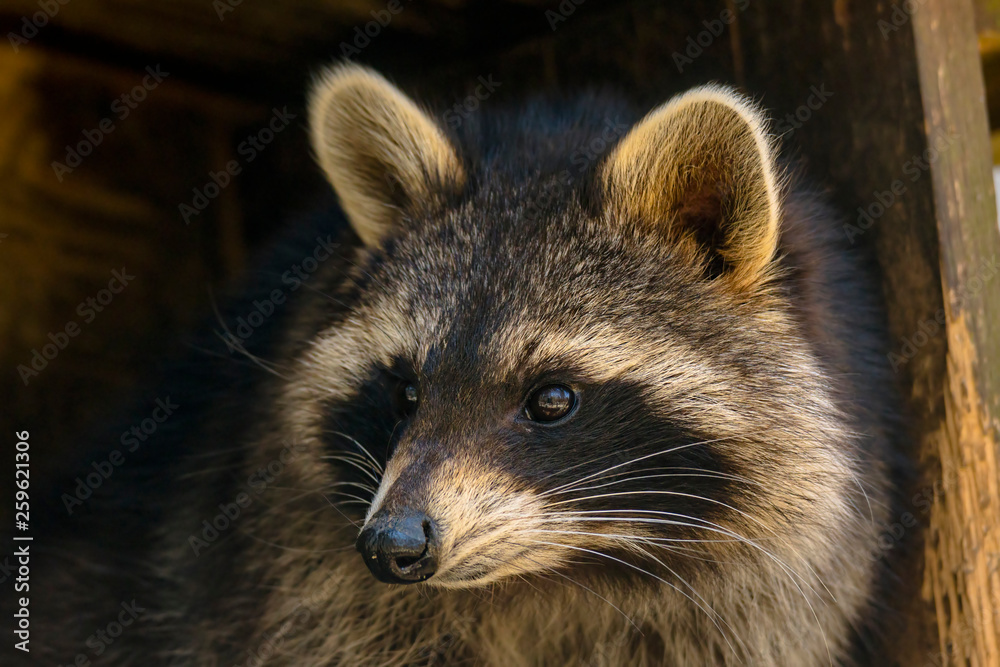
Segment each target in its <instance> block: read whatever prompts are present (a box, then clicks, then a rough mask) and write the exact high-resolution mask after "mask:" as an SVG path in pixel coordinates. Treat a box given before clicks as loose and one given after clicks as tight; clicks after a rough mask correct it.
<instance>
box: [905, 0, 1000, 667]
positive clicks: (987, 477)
mask: <svg viewBox="0 0 1000 667" xmlns="http://www.w3.org/2000/svg"><path fill="white" fill-rule="evenodd" d="M912 21H913V33H914V36H915V40H916V44H917V55H918V61H919V71H920V83H921V93H922V96H923V106H924V115H925V118H926V123H927V133H928V135H929V136H949V137H954V142H955V147H954V150H943V151H941V152H940V153H939V155H938V156H937V158H936V159H935V161H934V162H933V164H932V166H931V170H930V171H931V182H932V184H933V187H934V200H935V208H936V218H937V224H938V230H939V234H940V240H941V279H942V284H943V288H944V293H945V297H946V298H945V301H944V312H945V316H946V320H947V341H948V380H947V391H946V392H945V406H946V415H947V420H946V428H945V431H944V432H943V433H942V434H941V437H940V438H939V440H938V442H939V446H940V449H939V452H938V455H939V457H940V461H941V469H942V472H943V475H944V479H945V480H953V482H954V483H953V484H950V485H947V486H946V487H945V493H944V494H942V495H940V496H939V497H938V498H937V499H936V502H935V505H934V507H933V510H932V514H931V526H930V531H931V532H930V535H929V536H928V540H927V562H926V569H925V587H926V589H927V590H929V592H930V595H931V596H932V597H933V600H934V603H935V607H936V608H937V610H938V617H937V622H938V629H939V633H940V655H939V656H937V657H938V658H940V662H941V663H942V664H961V665H970V666H973V667H986V666H988V665H996V664H998V663H1000V467H998V458H1000V452H998V443H1000V438H998V436H997V432H998V428H1000V337H998V336H997V334H998V333H1000V279H998V277H997V276H998V273H1000V265H998V261H1000V231H998V228H997V216H996V205H995V203H994V193H993V180H992V176H991V167H992V160H991V155H990V146H989V142H988V140H987V137H988V133H989V123H988V120H987V113H986V101H985V91H984V86H983V75H982V70H981V69H980V66H979V58H978V53H977V50H976V41H975V30H974V27H973V7H972V3H971V2H970V1H969V0H926V2H924V3H922V4H921V5H920V6H919V8H918V9H917V11H915V12H913V14H912Z"/></svg>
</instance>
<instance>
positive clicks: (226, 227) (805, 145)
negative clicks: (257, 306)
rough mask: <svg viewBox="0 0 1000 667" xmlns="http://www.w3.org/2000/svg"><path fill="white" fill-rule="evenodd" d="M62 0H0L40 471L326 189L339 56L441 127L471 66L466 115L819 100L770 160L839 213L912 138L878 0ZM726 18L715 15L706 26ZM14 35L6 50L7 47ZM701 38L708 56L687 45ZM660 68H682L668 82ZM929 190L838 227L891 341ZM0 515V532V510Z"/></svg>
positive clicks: (29, 405) (2, 366) (17, 391)
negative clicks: (872, 272)
mask: <svg viewBox="0 0 1000 667" xmlns="http://www.w3.org/2000/svg"><path fill="white" fill-rule="evenodd" d="M578 1H579V0H578ZM64 2H65V4H59V3H58V0H42V2H41V4H39V2H37V1H28V0H24V1H22V0H0V35H3V36H4V38H3V39H2V40H0V433H2V434H4V435H3V438H2V441H3V443H4V445H3V448H4V451H7V449H8V447H10V446H12V445H8V444H7V443H11V442H13V441H12V439H11V437H8V436H9V435H10V434H11V433H12V432H13V431H15V430H17V431H20V430H29V431H30V432H31V443H32V452H33V453H34V454H35V457H33V463H32V465H33V475H35V476H38V477H44V476H45V475H46V474H47V471H49V470H51V469H52V467H53V466H55V465H57V464H58V461H59V460H61V459H62V458H63V457H65V455H66V453H67V452H69V451H72V450H74V449H75V448H79V447H80V446H81V442H82V439H84V438H85V437H86V434H87V433H88V431H89V430H90V429H91V428H92V426H93V425H95V424H98V423H100V422H101V421H102V420H104V419H106V418H107V416H108V415H110V414H112V413H113V411H114V409H115V407H116V406H118V405H120V404H121V403H122V399H123V397H128V396H131V395H132V394H134V393H135V392H136V391H139V390H138V389H137V387H142V380H143V379H145V378H147V377H148V376H149V375H150V374H151V373H152V372H153V369H154V368H155V366H156V360H158V359H160V358H161V357H162V356H163V355H164V354H165V353H167V352H170V351H171V350H173V349H174V348H175V347H176V346H177V343H176V341H177V340H178V334H179V333H180V332H183V331H185V330H186V329H187V328H189V327H190V326H192V325H193V324H194V323H195V322H197V321H199V320H200V319H202V318H203V317H205V316H206V315H207V314H208V312H209V309H210V305H211V300H212V298H213V295H217V294H219V293H220V291H221V290H223V289H224V288H225V286H226V285H227V284H229V283H230V282H231V281H232V280H233V279H234V277H235V276H237V275H239V274H240V272H241V271H242V270H243V269H245V268H246V267H247V265H248V261H249V260H248V258H250V257H252V255H253V253H254V252H255V251H257V250H260V249H261V248H263V247H265V246H266V244H267V242H268V240H269V239H270V238H272V237H273V236H274V234H275V233H276V231H277V230H279V229H280V228H281V226H282V224H283V223H284V222H286V221H287V220H288V219H289V218H290V217H294V215H295V214H296V213H299V212H303V211H307V210H309V209H310V208H311V207H312V205H313V203H314V202H315V201H317V198H318V197H320V196H322V195H323V194H324V193H325V192H326V187H325V184H324V183H323V181H322V178H321V177H320V175H319V171H318V169H317V168H316V167H315V166H314V164H313V161H312V158H311V155H310V152H309V148H308V144H307V136H306V129H305V114H304V112H303V105H304V91H305V90H306V88H307V86H308V82H309V80H310V77H311V76H312V75H313V74H315V73H316V72H317V71H318V69H319V68H320V67H322V66H323V65H324V64H328V63H330V62H332V61H334V60H336V59H338V58H340V57H341V55H342V53H343V52H344V49H345V45H346V46H347V49H348V51H350V56H351V59H352V60H355V61H358V62H362V63H367V64H371V65H374V66H376V67H377V68H379V69H381V70H382V71H383V72H384V73H386V74H387V75H388V76H389V77H390V78H391V79H393V80H395V81H397V82H398V83H400V84H401V85H402V87H403V88H404V89H406V90H407V91H408V92H411V93H413V94H414V95H416V96H417V97H418V98H421V99H424V100H429V101H430V102H431V104H432V107H434V108H436V109H437V110H438V112H439V113H441V114H443V112H444V110H446V109H448V108H452V107H453V105H455V104H456V103H458V104H461V103H462V102H463V101H465V100H466V97H467V95H469V93H470V92H471V91H472V90H474V89H475V87H476V85H477V83H478V81H477V78H478V77H480V76H482V77H491V78H492V80H494V81H498V82H499V83H500V85H499V86H498V87H497V88H496V90H495V91H494V92H493V93H492V94H490V96H489V98H488V99H486V100H484V101H482V102H481V103H482V104H485V105H489V104H516V102H517V100H518V99H520V98H521V97H523V96H524V95H525V94H528V93H532V92H542V91H548V92H551V91H573V90H579V89H581V88H584V87H587V86H600V85H609V86H613V87H618V88H620V89H622V90H625V91H627V92H628V93H629V94H631V95H632V96H634V97H635V98H636V99H637V100H639V101H640V102H641V103H642V104H645V105H647V106H649V107H652V106H653V105H655V104H656V103H658V102H661V101H664V100H665V99H667V98H668V97H669V96H670V95H671V94H672V93H674V92H677V91H680V90H683V89H685V88H687V87H690V86H693V85H697V84H701V83H705V82H707V81H721V82H727V83H732V84H735V85H737V86H740V87H741V88H743V89H744V90H746V91H747V92H748V93H750V94H751V95H753V96H754V97H755V98H756V99H758V100H759V101H760V102H761V103H762V104H763V105H764V106H766V107H767V108H769V109H770V110H771V111H772V112H773V114H774V115H775V116H776V117H777V118H779V119H780V118H784V117H785V116H786V115H787V114H790V113H792V114H794V113H795V112H796V111H797V110H800V114H801V113H802V112H801V108H802V105H804V104H806V102H807V100H808V99H809V96H810V95H811V94H812V92H813V91H814V90H815V89H820V88H822V89H824V90H826V91H829V92H831V93H832V96H830V97H829V99H828V100H827V101H826V102H824V103H823V104H822V105H821V106H819V108H817V109H812V110H808V112H807V115H808V118H807V119H806V120H805V121H803V122H802V123H801V125H800V126H794V125H792V124H789V123H787V122H786V123H783V124H779V125H778V128H779V130H781V131H782V132H783V133H784V138H783V144H784V147H785V154H786V155H788V156H790V157H791V158H792V159H793V160H794V161H795V162H796V164H797V165H798V168H799V169H800V170H801V171H802V172H803V173H804V174H805V175H806V176H807V177H809V178H811V179H812V180H813V182H814V183H816V184H817V186H818V187H820V188H821V189H823V190H824V191H825V192H826V193H827V195H828V197H829V198H830V199H831V200H832V202H833V203H834V204H835V206H836V207H837V208H838V210H840V211H842V212H843V214H844V216H845V222H848V223H852V222H854V221H855V220H856V218H857V213H856V210H857V208H858V207H859V206H868V205H869V204H870V203H871V201H872V198H873V193H874V192H876V191H882V190H885V189H886V188H887V187H888V186H889V184H890V183H892V181H893V180H894V179H896V178H898V177H900V175H901V173H902V167H903V164H904V163H905V162H906V161H907V159H908V158H909V157H911V156H913V155H915V154H918V153H919V152H921V151H922V150H923V148H924V147H925V142H926V141H927V137H925V136H924V122H923V115H922V113H923V112H922V107H921V100H920V89H919V81H918V71H917V59H916V57H915V55H914V43H913V34H912V31H911V30H910V28H909V26H908V25H907V24H906V23H905V22H904V23H903V25H902V26H896V27H897V28H899V29H898V30H888V31H887V29H886V28H885V26H884V24H881V23H880V21H889V22H891V21H892V5H891V3H885V2H867V1H866V2H860V1H858V2H854V1H850V0H836V1H831V2H807V1H805V0H782V1H779V0H775V1H773V2H767V3H766V4H765V2H763V0H718V1H707V0H705V1H696V2H685V3H683V4H681V3H667V2H658V1H656V2H654V1H642V0H636V1H631V2H616V3H612V2H603V1H602V0H586V1H585V2H580V4H579V5H577V4H575V3H574V2H572V0H563V2H561V3H556V2H535V1H532V0H523V1H521V2H510V1H504V2H472V1H471V0H432V1H428V2H410V1H407V0H398V2H399V5H400V6H401V7H402V10H401V11H399V12H398V13H396V14H391V20H390V21H389V22H388V25H386V26H384V27H383V26H381V25H379V26H378V29H377V30H376V29H375V28H374V25H375V24H373V23H372V22H373V21H375V20H376V19H375V17H373V15H372V12H376V13H377V14H378V15H379V16H381V17H382V18H383V20H384V19H385V17H386V16H387V14H386V10H387V6H388V5H389V2H388V0H349V1H344V2H334V1H333V0H328V1H326V2H320V1H309V0H293V1H291V2H282V3H278V2H270V3H262V2H252V1H251V0H243V1H242V2H239V4H234V3H235V2H237V0H229V1H228V2H227V0H218V1H217V2H212V1H211V0H197V1H196V0H176V1H172V2H142V1H140V0H68V1H66V0H64ZM988 5H989V3H986V2H980V6H978V7H977V12H978V16H977V21H978V27H979V29H980V30H981V31H982V33H983V37H982V43H983V45H984V58H985V61H986V64H987V72H989V73H991V72H992V71H993V68H994V66H995V65H994V62H995V56H994V55H993V53H994V51H992V50H991V49H992V47H991V44H993V43H994V42H996V41H998V40H994V39H993V38H992V37H991V34H990V33H989V32H988V29H989V28H990V26H991V25H992V24H993V14H992V13H991V9H990V7H989V6H988ZM52 8H56V9H57V10H58V11H56V12H51V11H49V10H51V9H52ZM727 11H728V12H731V15H732V16H734V17H735V20H734V21H733V22H732V23H730V24H722V23H720V22H719V19H720V18H723V17H724V16H725V15H724V12H727ZM39 12H42V13H43V15H44V16H43V18H44V21H43V20H42V18H39ZM48 14H52V15H51V16H48ZM25 17H28V18H27V20H28V21H34V24H35V26H34V28H35V29H34V31H32V29H31V28H30V27H27V24H26V23H25V20H26V18H25ZM40 23H44V25H41V26H40V27H39V25H38V24H40ZM366 25H367V26H369V30H370V33H375V34H369V36H368V41H367V43H366V42H365V41H364V39H363V38H358V31H359V30H360V31H364V29H365V27H366ZM706 31H707V32H706ZM716 32H717V33H718V34H713V33H716ZM11 33H13V34H15V35H20V36H21V37H22V38H24V40H25V42H21V41H20V40H17V39H15V40H14V41H15V42H16V44H15V43H11V40H10V37H9V35H10V34H11ZM705 35H708V37H705ZM699 38H701V39H702V40H703V44H704V45H703V46H698V47H693V46H692V44H694V43H696V41H697V40H698V39H699ZM991 40H993V41H991ZM678 54H684V55H686V56H687V57H689V58H690V60H691V62H682V66H681V67H678ZM692 55H693V57H691V56H692ZM157 66H158V67H159V68H160V70H161V71H165V72H169V76H167V77H166V78H165V80H164V81H163V82H162V83H161V84H160V85H158V86H156V87H155V88H154V89H153V90H151V91H148V93H147V96H146V99H144V100H143V101H142V102H139V103H138V104H137V105H136V108H135V109H131V110H130V112H129V115H128V116H127V117H126V118H124V119H121V118H118V117H117V116H116V114H115V112H114V109H115V108H120V107H112V104H113V103H114V101H115V99H116V98H119V97H120V96H121V95H123V94H127V93H129V91H130V90H132V89H133V88H134V87H135V86H136V85H138V84H140V82H141V81H142V79H143V77H144V76H145V69H146V68H147V67H153V68H155V67H157ZM991 90H993V88H992V87H991ZM983 102H984V101H983V100H982V99H970V101H969V103H970V104H982V103H983ZM990 102H991V103H992V102H993V98H992V97H991V98H990ZM285 107H287V109H288V111H289V112H290V113H291V114H294V115H295V116H296V118H295V119H294V120H293V121H292V123H291V124H290V126H288V127H287V128H285V129H283V130H282V131H280V132H278V133H277V134H276V135H275V137H274V140H273V141H272V142H271V143H270V144H268V145H267V146H266V147H265V148H264V149H263V150H261V151H260V152H259V153H258V154H257V156H256V157H255V159H254V160H253V161H252V162H249V163H248V162H247V161H246V159H245V155H241V154H240V152H239V148H238V147H239V146H240V144H241V142H243V141H244V140H245V139H246V138H247V137H248V136H249V135H251V134H256V133H258V132H259V131H260V130H261V129H262V128H264V127H266V126H267V123H268V121H269V119H270V118H271V116H272V113H273V111H272V110H273V109H275V108H278V109H283V108H285ZM801 117H802V116H801V115H800V118H801ZM994 117H995V115H994ZM104 118H111V119H112V122H113V125H114V130H113V131H112V132H111V133H108V134H103V135H102V138H101V143H100V144H99V145H96V146H95V147H94V148H93V151H92V153H91V154H90V155H88V156H86V157H83V158H82V161H81V163H80V165H79V166H78V167H76V168H75V169H73V171H72V172H71V173H64V174H62V180H60V179H59V178H58V177H57V174H56V173H55V171H54V170H53V167H52V163H53V161H60V162H62V161H65V159H66V152H67V148H66V147H67V145H71V146H76V145H77V144H78V143H79V142H80V141H81V140H83V139H85V135H84V132H85V131H88V132H91V133H92V132H93V131H94V130H95V128H98V127H99V124H100V122H101V120H102V119H104ZM440 118H441V119H442V121H443V122H444V121H445V120H446V118H447V117H446V116H444V115H441V116H440ZM91 136H94V135H93V134H92V135H91ZM983 141H986V137H984V138H983ZM234 159H235V160H238V161H239V162H240V165H241V168H242V172H241V173H240V174H239V175H237V176H235V177H233V178H232V181H231V182H230V183H229V184H228V185H227V186H226V187H224V188H222V189H221V192H220V193H219V195H218V197H216V198H214V199H213V200H211V202H210V203H209V204H208V206H207V207H206V208H205V210H204V211H202V212H201V213H200V214H199V215H197V216H194V217H192V218H191V221H190V223H189V224H185V220H184V218H183V216H182V214H181V212H180V210H179V206H180V205H181V204H188V205H190V204H191V203H192V200H193V198H194V196H195V195H194V193H193V189H195V188H197V189H202V188H204V186H205V184H206V183H207V182H208V181H209V173H210V172H218V171H220V170H222V169H224V168H225V165H226V163H227V162H228V161H230V160H234ZM930 187H931V184H930V182H929V179H923V180H920V181H918V182H916V183H915V184H913V185H912V186H910V187H909V190H908V192H907V193H906V194H905V195H904V196H901V201H900V204H899V205H897V206H893V207H891V208H890V209H889V210H887V212H886V214H885V216H884V219H880V220H879V221H877V223H876V224H875V225H873V226H872V228H871V229H870V230H869V231H866V233H865V234H863V235H861V236H860V237H858V242H859V244H861V245H863V246H865V247H867V248H869V249H871V250H872V251H873V252H874V253H875V254H877V255H878V257H879V260H880V263H881V265H882V269H883V279H882V282H881V283H880V284H874V285H872V286H871V288H872V289H873V290H877V291H879V292H881V293H882V294H883V295H884V296H885V297H886V300H887V302H888V304H889V319H890V326H891V330H892V336H893V340H894V341H897V340H900V339H902V338H903V337H905V336H907V335H909V334H912V332H913V331H914V330H915V329H916V327H917V323H918V322H920V321H922V320H925V319H928V318H932V317H933V314H934V313H935V311H936V310H937V309H939V308H940V307H941V303H942V295H941V286H940V281H939V276H938V275H937V273H936V271H935V270H934V267H936V266H937V264H938V257H937V237H936V232H935V231H934V229H933V220H934V214H933V210H932V207H933V201H932V197H931V195H930ZM122 268H125V269H126V270H127V272H128V273H130V274H132V275H134V276H135V279H134V281H132V282H131V283H130V284H129V285H128V287H126V288H125V289H124V291H122V292H121V293H120V294H117V295H115V296H114V298H113V300H112V301H111V302H110V303H109V304H108V305H107V306H106V307H105V308H104V310H103V311H101V312H100V313H97V314H96V317H94V319H93V321H92V322H89V323H88V322H86V321H84V318H83V317H82V316H81V315H80V313H79V312H78V310H77V307H78V304H80V303H81V302H84V301H85V300H86V299H87V298H88V297H96V296H97V295H98V293H99V292H100V290H102V289H104V288H105V287H107V284H108V281H109V279H110V278H111V275H112V274H111V272H112V271H113V270H121V269H122ZM69 322H75V323H77V324H78V325H79V326H80V334H79V335H78V336H75V337H73V338H71V339H69V341H68V343H67V344H66V346H65V349H61V350H59V352H58V354H57V356H56V357H55V358H54V359H52V360H50V361H48V363H47V366H46V368H44V370H41V371H40V372H39V374H38V375H37V376H34V377H32V378H30V380H29V382H28V383H27V384H25V382H24V381H23V380H22V378H21V376H20V374H19V371H18V366H22V365H23V366H30V364H31V360H32V355H33V352H34V351H35V350H41V349H42V348H43V346H45V345H46V344H48V343H50V342H51V336H50V334H51V335H55V336H56V337H57V338H58V332H61V331H63V330H64V329H65V327H66V325H67V323H69ZM944 355H945V350H944V340H943V339H936V340H932V341H931V342H930V343H929V344H928V345H926V346H924V347H922V348H920V349H919V350H918V351H917V353H916V356H914V358H913V359H912V360H910V362H909V363H908V364H907V365H906V367H905V368H903V369H902V370H901V372H900V375H899V380H900V386H901V390H902V391H903V393H904V395H905V396H906V397H907V399H908V401H909V404H910V406H911V408H912V410H913V413H914V415H916V416H915V417H914V418H913V422H914V429H915V430H916V431H918V432H919V431H921V430H925V429H927V428H929V425H932V424H934V423H937V422H938V421H940V420H941V418H942V417H941V410H942V408H941V407H940V406H941V391H942V390H941V386H940V383H939V381H938V380H935V378H938V379H939V378H940V377H941V376H943V370H942V369H943V367H944V363H945V361H944ZM143 391H145V389H143ZM132 397H133V398H137V397H135V396H132ZM148 398H149V399H150V401H151V400H152V399H153V398H154V396H149V397H148ZM915 442H916V441H915ZM112 444H113V443H109V446H110V445H112ZM913 455H914V457H918V454H917V451H916V445H915V449H914V452H913ZM924 458H926V457H924ZM924 463H925V465H926V466H927V467H929V468H933V466H934V461H933V460H924ZM9 483H10V482H9V480H8V479H6V478H5V479H3V480H0V488H3V489H4V490H6V489H8V488H9ZM4 497H6V494H4ZM0 519H3V520H4V521H5V522H6V521H8V520H9V508H8V506H7V504H6V503H5V504H4V505H3V507H2V508H0ZM913 567H914V568H915V569H914V570H913V571H909V570H905V571H901V572H900V576H902V577H904V578H912V581H913V582H914V583H913V586H912V589H913V596H914V599H913V601H912V602H911V603H910V604H912V608H913V610H914V611H913V618H914V619H915V620H914V622H913V624H912V627H911V628H910V637H911V639H909V640H908V641H906V642H904V644H905V646H902V647H901V655H910V654H911V653H912V655H914V656H920V657H918V658H913V659H914V660H917V661H918V662H907V660H909V659H910V658H901V659H900V660H901V661H900V663H899V664H923V662H921V660H925V658H924V656H926V655H928V651H931V650H933V649H934V648H935V647H936V633H934V631H926V630H927V626H926V625H924V621H925V620H927V619H931V618H933V612H932V611H931V610H930V607H929V604H930V603H929V602H926V601H925V600H922V599H921V598H920V596H919V592H920V590H919V589H920V577H921V574H920V572H919V570H920V566H919V565H918V564H917V565H914V566H913ZM913 637H919V639H913ZM907 651H909V652H911V653H907Z"/></svg>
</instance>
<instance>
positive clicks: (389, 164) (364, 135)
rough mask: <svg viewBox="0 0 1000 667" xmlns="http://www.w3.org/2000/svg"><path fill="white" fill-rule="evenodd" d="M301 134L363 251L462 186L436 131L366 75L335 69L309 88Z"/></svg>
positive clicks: (395, 92)
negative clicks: (405, 217)
mask: <svg viewBox="0 0 1000 667" xmlns="http://www.w3.org/2000/svg"><path fill="white" fill-rule="evenodd" d="M309 130H310V135H311V139H312V147H313V151H314V152H315V153H316V157H317V159H318V160H319V164H320V166H321V167H322V168H323V171H324V172H325V173H326V177H327V179H328V180H329V181H330V184H331V185H333V189H334V190H335V191H336V192H337V197H338V198H339V199H340V204H341V206H342V207H343V209H344V212H345V213H346V214H347V217H348V218H349V219H350V221H351V226H352V227H354V231H355V232H357V234H358V236H359V237H360V238H361V240H362V241H364V243H365V244H366V245H368V246H373V247H377V246H379V245H381V244H382V241H383V240H384V239H385V237H386V236H387V235H389V234H390V233H392V231H393V230H394V229H395V228H396V227H397V225H398V223H399V222H400V219H401V218H402V214H403V211H404V210H405V209H411V210H412V209H420V208H427V207H430V206H432V205H434V203H435V201H436V198H437V197H439V196H441V195H443V194H445V193H447V192H452V191H457V190H458V189H460V188H461V187H462V185H463V184H464V183H465V172H464V170H463V169H462V165H461V162H460V161H459V158H458V155H457V154H456V153H455V150H454V148H452V145H451V143H450V142H449V141H448V138H447V137H446V136H445V135H444V132H442V131H441V128H440V127H439V126H438V125H437V123H435V122H434V120H433V119H432V118H431V117H430V116H429V115H427V114H426V113H424V111H422V110H421V109H420V108H419V107H418V106H417V105H416V104H414V102H413V101H412V100H411V99H410V98H409V97H407V96H406V95H404V94H403V93H402V92H400V91H399V89H398V88H396V87H395V86H394V85H392V84H391V83H389V82H388V81H386V80H385V79H384V78H383V77H382V76H381V75H380V74H378V73H377V72H375V71H374V70H371V69H369V68H367V67H361V66H359V65H350V64H348V65H340V66H338V67H334V68H332V69H330V70H328V71H327V72H326V73H325V74H323V76H321V77H320V78H319V79H318V80H317V81H316V83H315V84H314V85H313V89H312V92H311V95H310V98H309Z"/></svg>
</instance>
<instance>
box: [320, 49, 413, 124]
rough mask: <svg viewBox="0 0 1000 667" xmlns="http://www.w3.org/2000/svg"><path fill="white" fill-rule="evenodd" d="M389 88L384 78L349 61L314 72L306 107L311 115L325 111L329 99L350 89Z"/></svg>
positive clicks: (390, 85)
mask: <svg viewBox="0 0 1000 667" xmlns="http://www.w3.org/2000/svg"><path fill="white" fill-rule="evenodd" d="M376 87H377V88H391V87H393V86H392V84H391V83H389V82H388V81H387V80H386V78H385V77H383V76H382V75H381V74H379V73H378V72H377V71H375V70H374V69H372V68H371V67H367V66H365V65H358V64H356V63H352V62H350V61H346V62H340V63H336V64H334V65H331V66H329V67H325V68H324V69H322V70H320V71H318V72H316V73H315V74H313V76H312V81H311V83H310V85H309V95H308V103H307V107H308V109H309V110H310V113H311V115H315V114H316V113H318V112H319V111H321V110H323V109H325V108H326V107H327V105H328V104H329V101H330V99H331V97H333V96H334V95H335V94H337V93H340V92H342V91H344V90H347V89H350V88H376Z"/></svg>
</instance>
